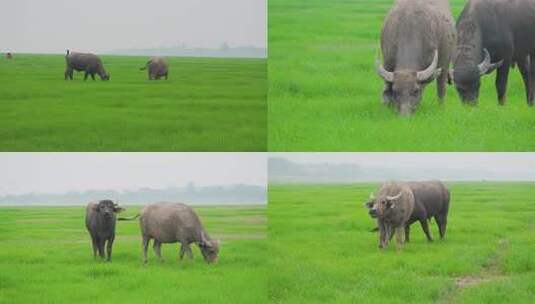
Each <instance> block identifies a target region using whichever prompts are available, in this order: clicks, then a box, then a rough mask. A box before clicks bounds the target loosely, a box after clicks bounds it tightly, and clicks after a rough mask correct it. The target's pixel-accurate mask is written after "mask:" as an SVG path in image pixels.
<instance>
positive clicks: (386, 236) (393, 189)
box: [368, 181, 415, 248]
mask: <svg viewBox="0 0 535 304" xmlns="http://www.w3.org/2000/svg"><path fill="white" fill-rule="evenodd" d="M372 200H373V201H372V202H369V203H368V207H369V209H370V210H369V213H370V215H371V216H372V217H374V218H376V219H377V226H378V227H379V247H380V248H385V247H386V246H387V245H388V242H389V241H390V239H391V237H392V236H393V233H394V232H395V234H396V247H398V248H400V247H401V246H402V245H403V243H404V239H403V237H404V235H403V231H404V228H405V226H406V225H407V224H408V222H409V220H410V217H411V214H412V211H413V209H414V205H415V198H414V194H413V192H412V191H411V189H410V188H409V185H408V184H407V183H403V182H396V181H391V182H386V183H384V184H382V185H381V187H380V188H379V190H378V191H377V193H376V195H373V198H372Z"/></svg>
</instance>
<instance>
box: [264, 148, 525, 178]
mask: <svg viewBox="0 0 535 304" xmlns="http://www.w3.org/2000/svg"><path fill="white" fill-rule="evenodd" d="M270 157H282V158H285V159H287V160H290V161H293V162H297V163H304V164H306V163H333V164H343V163H353V164H358V165H359V166H361V167H366V168H370V167H371V168H374V167H380V168H385V169H389V168H390V169H407V172H408V175H410V172H417V171H419V170H421V171H425V172H428V171H429V169H437V170H435V171H433V172H432V174H433V176H430V177H429V178H440V177H441V176H440V169H444V170H445V169H448V170H451V169H453V170H455V169H457V170H459V171H460V172H461V171H462V172H465V173H466V174H469V175H470V174H471V175H472V176H473V178H474V179H480V178H481V176H482V175H484V176H485V178H486V179H512V180H513V179H517V180H535V153H271V154H270ZM445 171H446V170H445ZM385 172H386V171H385ZM426 174H427V173H426ZM470 177H471V176H464V178H465V179H470ZM385 178H387V177H385Z"/></svg>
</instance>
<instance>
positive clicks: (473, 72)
mask: <svg viewBox="0 0 535 304" xmlns="http://www.w3.org/2000/svg"><path fill="white" fill-rule="evenodd" d="M457 31H458V34H459V39H458V43H457V44H458V46H457V52H456V54H455V59H454V64H453V71H452V76H453V80H454V82H455V87H456V89H457V92H458V93H459V96H460V97H461V100H462V101H463V102H464V103H467V104H472V105H475V104H477V99H478V97H479V88H480V78H481V76H483V75H486V74H490V73H491V72H492V71H493V70H495V69H498V71H497V75H496V91H497V94H498V102H499V104H501V105H503V104H505V99H506V98H505V97H506V96H505V93H506V90H507V79H508V76H509V70H510V68H511V67H514V65H515V64H516V65H518V68H519V70H520V73H521V74H522V78H523V81H524V85H525V88H526V96H527V102H528V105H530V106H532V105H533V102H534V97H535V1H533V0H514V1H512V0H470V1H468V3H467V4H466V6H465V7H464V10H463V11H462V13H461V16H460V17H459V20H458V21H457Z"/></svg>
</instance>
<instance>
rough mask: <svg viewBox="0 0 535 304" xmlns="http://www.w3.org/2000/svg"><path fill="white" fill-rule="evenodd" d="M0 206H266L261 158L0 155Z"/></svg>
mask: <svg viewBox="0 0 535 304" xmlns="http://www.w3.org/2000/svg"><path fill="white" fill-rule="evenodd" d="M0 168H1V171H0V172H1V174H0V206H2V205H3V206H8V205H9V206H11V205H85V204H87V203H88V202H90V201H94V200H100V199H105V198H110V199H116V200H118V201H119V203H120V204H124V205H135V204H146V203H150V202H156V201H170V202H183V203H186V204H191V205H201V204H207V205H244V204H246V205H251V204H266V201H267V197H266V195H267V194H266V185H267V172H266V168H267V156H266V154H265V153H0Z"/></svg>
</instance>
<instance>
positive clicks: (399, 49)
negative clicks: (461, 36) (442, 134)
mask: <svg viewBox="0 0 535 304" xmlns="http://www.w3.org/2000/svg"><path fill="white" fill-rule="evenodd" d="M455 43H456V34H455V24H454V21H453V17H452V15H451V12H450V8H449V4H448V1H447V0H398V1H396V3H395V5H394V7H393V8H392V10H391V11H390V13H389V14H388V16H387V17H386V19H385V22H384V25H383V29H382V31H381V50H382V54H383V60H384V64H381V63H380V61H379V60H377V72H378V74H379V75H380V76H381V77H382V78H383V79H384V82H385V88H384V91H383V102H384V103H385V104H387V105H392V106H394V107H395V108H396V109H397V111H398V113H400V114H401V115H407V114H410V113H412V112H414V111H415V109H416V108H417V106H418V104H419V103H420V100H421V98H422V92H423V90H424V88H425V86H426V85H427V84H429V83H430V82H431V81H433V80H434V79H435V78H437V92H438V97H439V99H440V101H442V100H443V99H444V96H445V94H446V82H447V79H448V69H449V64H450V61H451V57H452V55H453V52H454V51H455Z"/></svg>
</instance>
